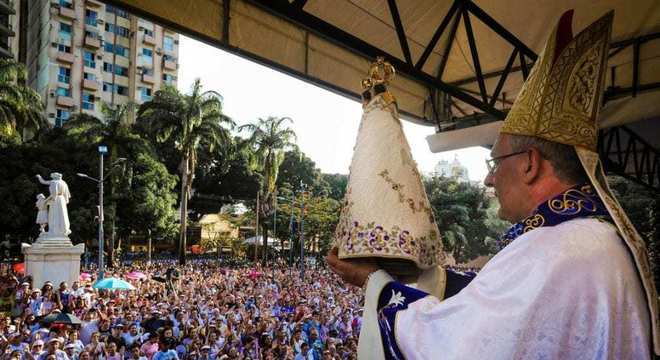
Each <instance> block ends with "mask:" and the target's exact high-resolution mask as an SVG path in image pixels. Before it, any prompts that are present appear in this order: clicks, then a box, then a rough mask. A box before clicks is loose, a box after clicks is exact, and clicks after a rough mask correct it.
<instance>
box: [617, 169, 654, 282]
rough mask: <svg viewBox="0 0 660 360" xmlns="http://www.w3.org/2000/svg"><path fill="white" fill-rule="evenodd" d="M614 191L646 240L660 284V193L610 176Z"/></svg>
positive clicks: (652, 269) (650, 260)
mask: <svg viewBox="0 0 660 360" xmlns="http://www.w3.org/2000/svg"><path fill="white" fill-rule="evenodd" d="M607 180H608V182H609V184H610V188H611V189H612V192H613V193H614V195H615V196H616V198H617V199H618V200H619V202H620V203H621V206H622V207H623V209H624V210H625V212H626V214H627V215H628V217H629V218H630V221H632V223H633V225H634V226H635V229H637V231H638V232H639V234H640V235H641V236H642V238H643V239H644V240H645V241H646V247H647V249H648V252H649V262H650V266H651V271H652V272H653V274H654V277H655V282H656V286H660V193H658V192H657V191H653V190H651V189H649V188H646V187H644V186H642V185H639V184H637V183H635V182H633V181H630V180H628V179H625V178H622V177H620V176H614V175H612V176H608V177H607Z"/></svg>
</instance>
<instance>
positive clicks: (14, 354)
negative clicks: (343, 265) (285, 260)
mask: <svg viewBox="0 0 660 360" xmlns="http://www.w3.org/2000/svg"><path fill="white" fill-rule="evenodd" d="M135 271H138V272H142V273H143V274H145V275H146V279H142V280H132V281H131V282H132V284H133V285H134V286H135V287H136V290H132V291H127V290H97V289H94V288H93V287H92V283H93V282H94V279H93V278H91V279H89V280H88V281H86V282H85V281H76V282H74V283H72V284H67V283H61V284H52V283H50V282H46V283H45V284H32V282H31V279H30V278H29V277H21V276H19V275H12V276H9V277H7V278H6V280H5V281H4V285H3V287H2V288H1V289H0V291H2V296H5V298H7V296H9V298H11V304H10V305H9V306H7V307H6V308H7V309H10V311H7V312H6V313H4V314H2V315H0V351H1V352H2V356H1V359H2V360H4V359H9V360H78V359H81V360H97V359H98V360H123V359H136V360H172V359H181V360H183V359H193V360H195V359H200V360H207V359H293V360H299V359H305V360H312V359H313V360H319V359H324V360H325V359H353V358H355V354H356V347H357V337H358V334H359V331H360V325H361V316H362V314H361V306H362V305H361V304H362V293H361V291H360V290H359V289H358V288H355V287H346V286H345V285H344V284H343V283H342V282H341V281H340V280H339V279H338V278H337V277H336V276H335V275H334V274H332V273H331V272H330V271H329V270H326V269H324V268H308V269H306V272H305V277H304V279H301V278H300V272H299V271H295V270H294V271H291V270H290V269H289V268H288V267H286V266H284V265H282V266H276V267H274V268H270V267H268V268H262V267H260V266H258V265H257V266H256V267H255V266H252V265H242V266H241V265H236V264H231V265H228V264H223V263H221V262H218V261H211V260H208V259H204V260H197V261H193V262H191V263H190V264H189V265H187V266H185V267H176V266H175V263H174V261H168V260H160V261H156V262H153V263H152V264H150V265H148V266H147V265H136V264H135V263H133V264H131V265H124V266H122V267H119V268H115V269H113V270H112V272H111V273H106V275H105V276H106V277H111V276H112V277H118V278H125V275H126V274H127V273H129V272H135ZM5 305H7V304H5ZM58 313H59V314H62V313H64V314H71V315H73V316H76V317H77V318H79V319H81V324H80V325H71V324H62V323H55V322H53V321H52V319H53V318H54V317H55V316H57V314H58Z"/></svg>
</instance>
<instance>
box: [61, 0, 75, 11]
mask: <svg viewBox="0 0 660 360" xmlns="http://www.w3.org/2000/svg"><path fill="white" fill-rule="evenodd" d="M60 6H61V7H65V8H67V9H73V3H72V2H70V1H69V0H60Z"/></svg>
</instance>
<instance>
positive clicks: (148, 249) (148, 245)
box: [147, 229, 151, 265]
mask: <svg viewBox="0 0 660 360" xmlns="http://www.w3.org/2000/svg"><path fill="white" fill-rule="evenodd" d="M147 265H151V229H147Z"/></svg>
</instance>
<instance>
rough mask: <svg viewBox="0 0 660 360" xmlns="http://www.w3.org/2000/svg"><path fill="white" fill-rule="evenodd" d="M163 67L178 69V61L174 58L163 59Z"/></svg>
mask: <svg viewBox="0 0 660 360" xmlns="http://www.w3.org/2000/svg"><path fill="white" fill-rule="evenodd" d="M163 68H164V69H165V70H176V61H174V60H163Z"/></svg>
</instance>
